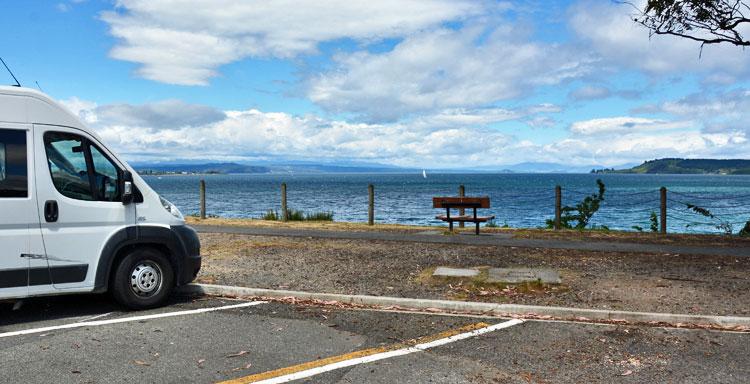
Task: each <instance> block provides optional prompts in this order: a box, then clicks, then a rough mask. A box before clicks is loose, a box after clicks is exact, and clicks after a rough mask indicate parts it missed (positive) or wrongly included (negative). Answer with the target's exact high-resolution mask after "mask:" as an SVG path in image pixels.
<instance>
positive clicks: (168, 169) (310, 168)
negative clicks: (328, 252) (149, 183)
mask: <svg viewBox="0 0 750 384" xmlns="http://www.w3.org/2000/svg"><path fill="white" fill-rule="evenodd" d="M133 168H135V169H136V170H137V171H138V173H140V174H153V175H163V174H198V173H200V174H230V173H233V174H237V173H254V174H262V173H383V172H409V171H411V172H417V170H416V169H408V168H399V167H392V166H387V165H380V164H372V165H331V164H316V163H292V164H268V165H246V164H238V163H205V164H199V163H178V162H175V163H159V164H143V163H141V164H134V165H133Z"/></svg>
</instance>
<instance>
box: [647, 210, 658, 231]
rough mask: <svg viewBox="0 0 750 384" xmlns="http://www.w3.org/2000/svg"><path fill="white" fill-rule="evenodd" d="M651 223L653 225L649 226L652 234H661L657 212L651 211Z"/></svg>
mask: <svg viewBox="0 0 750 384" xmlns="http://www.w3.org/2000/svg"><path fill="white" fill-rule="evenodd" d="M649 221H650V222H651V225H650V226H649V229H651V232H659V216H657V215H656V212H654V211H651V217H650V218H649Z"/></svg>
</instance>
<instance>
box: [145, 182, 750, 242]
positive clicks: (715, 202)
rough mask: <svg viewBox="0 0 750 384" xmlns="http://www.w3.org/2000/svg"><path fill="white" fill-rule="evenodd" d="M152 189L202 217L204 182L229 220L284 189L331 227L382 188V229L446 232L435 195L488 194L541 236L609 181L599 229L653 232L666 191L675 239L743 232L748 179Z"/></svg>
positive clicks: (500, 211)
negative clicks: (558, 214) (326, 215)
mask: <svg viewBox="0 0 750 384" xmlns="http://www.w3.org/2000/svg"><path fill="white" fill-rule="evenodd" d="M144 178H145V179H146V181H147V182H148V183H149V184H150V185H151V186H152V187H153V188H154V189H155V190H156V191H157V192H159V193H160V194H162V195H163V196H164V197H166V198H167V199H169V200H170V201H172V202H173V203H174V204H175V205H177V206H178V207H179V208H180V209H181V210H182V212H183V213H185V214H195V213H197V212H198V209H199V201H198V200H199V192H198V185H199V180H200V179H204V180H205V181H206V190H207V192H206V194H207V201H206V206H207V212H208V213H209V214H214V215H219V216H222V217H235V218H236V217H259V216H261V215H262V214H263V213H265V212H266V211H268V210H269V209H273V210H280V207H281V202H280V200H281V199H280V185H281V183H282V182H285V183H287V186H288V192H287V194H288V204H289V207H290V208H294V209H298V210H303V211H306V212H315V211H333V213H334V220H336V221H350V222H365V221H367V185H368V184H373V185H374V186H375V217H376V221H377V222H380V223H400V224H422V225H443V223H441V222H439V221H437V220H435V219H434V217H435V215H436V214H439V213H441V211H440V210H436V209H433V208H432V197H433V196H455V195H456V194H457V191H458V186H459V185H460V184H463V185H465V186H466V195H467V196H481V195H486V196H489V197H490V201H491V205H492V208H491V209H488V210H482V212H483V214H484V213H491V214H493V215H495V216H496V217H497V219H496V222H497V224H499V225H503V224H508V225H509V226H511V227H527V228H535V227H542V226H544V225H545V219H548V218H552V217H553V215H554V187H555V185H561V186H562V188H563V205H566V204H570V205H572V204H575V203H576V202H578V201H580V200H581V199H583V197H584V196H585V195H586V194H592V193H595V192H596V190H597V187H596V179H597V178H601V179H602V181H604V183H605V185H606V187H607V191H606V193H605V201H604V203H603V205H602V207H601V209H600V210H599V212H597V213H596V214H595V215H594V217H593V219H592V224H594V225H606V226H607V227H609V228H611V229H624V230H632V226H634V225H638V226H641V227H643V228H644V229H645V230H648V228H649V215H650V213H651V212H652V211H653V212H657V213H658V212H659V188H660V187H661V186H665V187H667V189H668V191H669V192H668V198H669V201H668V207H669V208H668V216H669V218H668V220H667V223H668V229H669V231H670V232H721V231H722V229H717V228H716V226H718V225H719V224H721V223H728V224H730V225H731V226H732V228H733V231H734V232H735V233H736V232H737V231H739V230H740V229H741V228H742V227H743V225H744V223H745V221H747V220H749V219H750V204H748V202H749V201H750V200H749V199H750V176H720V175H593V174H430V175H428V177H427V178H423V177H422V175H421V174H306V175H282V174H271V175H202V176H197V175H184V176H161V177H157V176H146V177H144ZM686 203H690V204H695V205H698V206H701V207H704V208H707V209H709V210H710V211H711V213H712V214H713V215H714V216H715V218H710V217H705V216H702V215H699V214H697V213H694V212H691V211H690V210H689V209H687V207H686V205H685V204H686Z"/></svg>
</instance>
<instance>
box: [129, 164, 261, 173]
mask: <svg viewBox="0 0 750 384" xmlns="http://www.w3.org/2000/svg"><path fill="white" fill-rule="evenodd" d="M134 168H135V169H136V170H137V171H138V173H140V174H146V175H148V174H174V173H221V174H225V173H270V172H271V169H270V168H268V167H259V166H254V165H243V164H237V163H208V164H141V165H135V166H134Z"/></svg>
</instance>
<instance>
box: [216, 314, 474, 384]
mask: <svg viewBox="0 0 750 384" xmlns="http://www.w3.org/2000/svg"><path fill="white" fill-rule="evenodd" d="M486 327H489V324H486V323H476V324H471V325H467V326H464V327H461V328H456V329H452V330H448V331H445V332H440V333H438V334H435V335H430V336H425V337H420V338H418V339H414V340H409V341H407V342H405V343H399V344H393V345H389V346H384V347H378V348H369V349H363V350H360V351H354V352H349V353H345V354H343V355H338V356H331V357H327V358H325V359H320V360H315V361H310V362H307V363H302V364H298V365H293V366H290V367H285V368H280V369H276V370H273V371H268V372H263V373H257V374H254V375H250V376H245V377H240V378H237V379H232V380H227V381H222V382H220V383H218V384H247V383H256V382H259V381H263V380H268V379H272V378H276V377H280V376H286V375H290V374H294V373H297V372H302V371H307V370H310V369H314V368H320V367H323V366H326V365H330V364H335V363H339V362H342V361H347V360H352V359H358V358H362V357H367V356H372V355H375V354H378V353H383V352H389V351H395V350H399V349H403V348H407V347H410V346H413V345H418V344H425V343H429V342H432V341H435V340H440V339H445V338H449V337H452V336H455V335H458V334H462V333H466V332H471V331H475V330H477V329H481V328H486Z"/></svg>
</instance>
